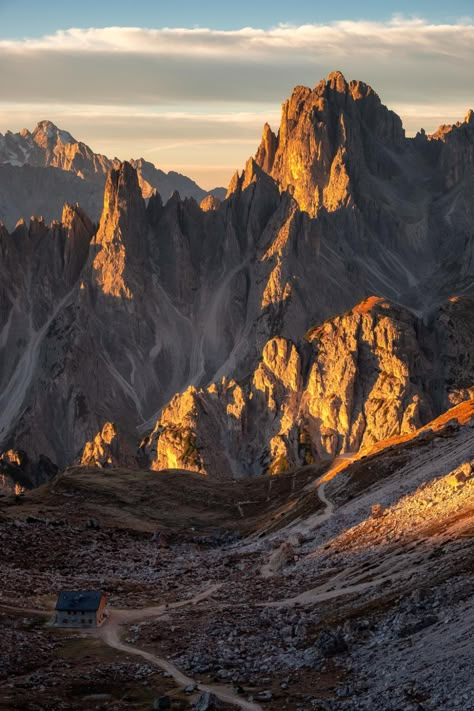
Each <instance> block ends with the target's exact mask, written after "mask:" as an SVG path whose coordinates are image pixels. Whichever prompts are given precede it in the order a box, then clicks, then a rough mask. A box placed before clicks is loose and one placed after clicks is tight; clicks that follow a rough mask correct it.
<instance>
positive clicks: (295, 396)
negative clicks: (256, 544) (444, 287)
mask: <svg viewBox="0 0 474 711" xmlns="http://www.w3.org/2000/svg"><path fill="white" fill-rule="evenodd" d="M472 305H473V302H472V300H468V301H467V302H466V301H462V300H459V299H458V300H456V301H454V302H450V303H449V304H448V305H447V306H445V307H443V308H442V309H441V310H440V312H439V314H438V315H437V316H436V318H435V319H434V323H433V324H432V325H431V327H430V328H424V327H423V324H421V323H420V322H419V321H418V320H417V318H416V317H415V316H413V314H411V313H409V312H408V311H406V310H405V309H403V308H401V307H399V306H395V305H392V304H390V303H388V302H387V301H385V300H383V299H381V298H378V297H372V298H370V299H367V300H365V301H364V302H362V303H360V304H358V305H357V306H356V307H354V309H352V310H351V311H350V312H348V313H346V314H344V315H343V316H340V317H336V318H334V319H331V320H330V321H328V322H326V323H324V324H322V325H321V326H318V327H316V328H314V329H310V331H309V332H308V333H307V334H306V337H305V342H303V341H302V342H300V343H299V344H294V343H292V342H291V341H289V340H287V339H283V338H273V339H271V340H270V341H268V343H267V344H266V345H265V347H264V349H263V352H262V354H261V360H260V363H259V364H258V366H257V368H256V370H255V372H254V373H253V377H252V379H251V381H250V382H248V379H247V382H242V383H240V384H238V383H236V382H235V381H227V380H225V379H223V380H222V381H221V382H220V383H217V384H213V385H211V386H209V387H207V388H205V389H198V390H197V389H196V388H190V389H188V390H187V391H185V393H183V394H182V395H176V396H175V397H174V398H173V400H172V402H171V403H170V405H169V406H168V407H166V408H165V409H164V411H163V414H162V416H161V418H160V419H159V420H158V422H157V424H156V426H155V429H154V431H153V433H152V435H151V436H150V438H148V439H147V440H146V441H145V442H144V443H143V446H144V448H145V451H147V452H148V454H149V456H150V458H151V461H152V466H153V468H154V469H165V468H178V469H192V470H193V471H198V472H201V473H203V474H205V473H208V474H211V475H212V476H216V475H219V474H221V473H222V472H228V473H229V474H230V475H232V476H237V477H239V476H245V475H251V474H259V473H262V472H269V473H278V472H280V471H284V470H286V469H288V468H289V467H294V466H298V465H301V464H305V463H310V462H312V461H315V460H316V459H318V458H322V459H325V458H332V457H334V456H336V455H337V454H339V453H341V452H354V451H358V450H359V449H361V448H370V446H371V445H373V444H374V443H375V442H377V441H380V440H383V439H386V438H389V437H392V436H394V435H401V434H406V433H410V432H414V431H415V430H416V429H418V428H419V427H420V426H421V425H422V424H423V423H425V422H427V421H429V420H430V419H431V418H432V416H433V412H435V411H436V410H437V409H439V406H438V403H439V399H440V397H441V398H442V399H443V403H448V404H443V405H441V407H442V408H443V407H444V408H446V407H449V403H450V402H453V401H454V398H455V397H459V398H460V399H468V398H469V397H470V392H471V390H470V389H466V390H465V391H462V392H461V393H459V391H456V395H454V394H453V382H457V383H462V382H472V381H473V379H474V368H473V366H472V365H471V364H470V361H469V358H467V360H463V361H462V363H461V364H460V362H459V358H457V357H456V355H455V353H456V349H453V338H452V325H453V323H454V321H457V322H458V323H459V319H462V318H466V317H467V314H470V317H468V320H469V325H467V324H466V327H465V328H464V329H463V343H462V345H463V348H466V352H467V353H469V352H472V351H473V348H474V334H473V333H472V327H473V324H474V320H473V318H474V317H473V315H472V314H473V310H472ZM446 312H448V313H449V314H450V316H449V317H447V316H446ZM433 334H434V335H433ZM433 337H435V338H436V339H437V341H438V343H440V344H441V343H444V344H445V345H444V346H442V345H440V346H439V349H438V351H437V353H436V362H434V361H433V360H432V354H431V353H430V351H429V348H430V347H431V343H432V339H433ZM453 350H454V351H455V353H453ZM433 371H435V372H436V373H437V375H438V377H439V380H438V381H436V382H435V381H433V379H432V374H433ZM461 371H462V372H461ZM216 452H217V453H218V454H216Z"/></svg>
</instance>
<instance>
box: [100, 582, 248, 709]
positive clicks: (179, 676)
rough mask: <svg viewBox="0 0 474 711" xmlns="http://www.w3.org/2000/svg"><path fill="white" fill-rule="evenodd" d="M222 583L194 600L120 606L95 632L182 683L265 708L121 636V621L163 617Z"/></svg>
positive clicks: (242, 704) (245, 706) (233, 701)
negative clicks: (204, 681) (198, 679)
mask: <svg viewBox="0 0 474 711" xmlns="http://www.w3.org/2000/svg"><path fill="white" fill-rule="evenodd" d="M220 587H221V585H220V584H218V583H216V584H214V585H211V586H210V587H209V588H206V590H204V591H203V592H202V593H199V594H198V595H195V596H194V597H193V598H191V599H190V600H182V601H181V602H174V603H170V604H168V605H157V606H152V607H144V608H142V609H131V610H119V609H113V608H112V609H111V610H110V612H109V616H108V619H107V621H106V622H105V624H104V625H102V627H98V628H96V629H94V630H93V631H92V632H91V634H92V635H93V636H94V637H97V638H98V639H100V640H102V641H103V642H105V644H107V645H108V646H109V647H113V648H114V649H117V650H119V651H121V652H126V653H127V654H134V655H136V656H139V657H142V658H143V659H145V660H146V661H147V662H149V663H150V664H153V666H156V667H159V668H160V669H163V671H165V672H167V673H168V674H171V676H172V677H173V679H174V680H175V681H176V682H177V683H178V684H180V685H182V686H195V687H196V690H198V691H201V692H205V691H207V692H209V693H211V694H214V695H215V696H217V698H218V699H221V701H225V702H227V703H230V704H234V706H237V707H238V708H240V709H245V711H261V706H259V705H258V704H255V703H252V702H251V701H246V700H245V699H243V698H241V697H240V696H238V695H237V694H236V693H235V692H234V690H233V689H232V687H229V686H224V685H220V684H198V683H197V682H196V681H194V679H192V678H191V677H189V676H186V674H183V672H181V671H180V670H179V669H178V668H177V667H175V666H174V664H172V663H171V662H170V661H168V660H167V659H165V658H164V657H159V656H157V655H156V654H152V653H151V652H147V651H145V650H144V649H139V648H138V647H134V646H132V645H130V644H125V642H122V641H121V640H120V625H122V624H129V623H131V622H138V621H141V620H145V619H148V618H150V617H160V616H161V615H165V614H166V613H167V612H169V611H170V610H176V609H178V608H180V607H186V606H188V605H197V604H198V603H199V602H201V601H202V600H206V599H208V598H210V597H211V596H212V595H213V594H214V593H215V592H216V591H217V590H218V589H219V588H220Z"/></svg>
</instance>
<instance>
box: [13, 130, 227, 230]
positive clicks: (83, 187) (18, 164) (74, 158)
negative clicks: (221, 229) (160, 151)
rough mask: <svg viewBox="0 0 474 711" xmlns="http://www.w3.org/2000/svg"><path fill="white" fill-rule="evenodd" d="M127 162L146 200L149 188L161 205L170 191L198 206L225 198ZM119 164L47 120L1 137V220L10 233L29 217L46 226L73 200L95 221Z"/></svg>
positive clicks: (190, 182) (150, 166) (182, 177)
mask: <svg viewBox="0 0 474 711" xmlns="http://www.w3.org/2000/svg"><path fill="white" fill-rule="evenodd" d="M131 163H132V165H133V166H134V168H135V169H136V170H137V173H138V178H139V183H140V187H141V189H142V194H143V196H144V197H145V198H149V197H150V196H151V195H152V194H153V191H154V190H157V191H158V192H159V193H160V195H161V197H162V199H163V200H164V201H166V200H168V198H169V197H171V195H172V194H173V193H174V192H175V191H177V192H179V194H180V196H181V197H182V198H186V197H192V198H194V199H195V200H196V201H197V202H201V201H202V200H203V199H204V198H206V197H207V196H208V195H213V196H215V197H217V198H220V199H222V198H223V197H224V196H225V192H226V191H225V189H224V188H215V189H214V190H211V191H210V192H208V191H206V190H203V189H202V188H200V187H199V185H197V184H196V183H195V182H194V181H193V180H191V178H188V177H186V176H185V175H181V174H180V173H176V172H174V171H171V172H169V173H165V172H164V171H162V170H159V169H158V168H156V167H155V166H154V165H153V164H152V163H149V162H148V161H145V160H144V159H143V158H139V159H138V160H132V161H131ZM118 165H120V161H119V160H118V159H116V158H115V159H113V160H112V159H110V158H107V156H104V155H101V154H99V153H94V151H92V149H91V148H89V146H87V145H86V144H85V143H82V142H81V141H77V140H76V139H75V138H74V137H73V136H71V134H70V133H69V132H68V131H63V130H61V129H60V128H58V127H57V126H55V125H54V124H53V123H51V121H40V122H39V123H38V125H37V126H36V128H35V129H34V131H33V132H30V131H28V130H27V129H23V130H22V131H20V132H19V133H12V132H11V131H7V133H6V134H5V135H2V134H0V220H1V221H2V222H4V223H5V225H6V226H7V227H8V228H9V229H13V227H14V226H15V224H16V223H17V221H18V220H19V219H21V218H23V219H28V218H29V217H30V216H31V215H35V216H37V217H39V216H42V217H44V219H45V220H46V221H47V222H51V220H58V219H59V218H60V217H61V213H62V209H63V206H64V204H65V203H66V202H69V203H75V202H78V203H79V204H80V205H81V207H82V208H83V209H84V210H85V212H86V213H87V214H88V215H89V216H90V218H91V219H92V220H93V221H95V222H97V221H98V220H99V217H100V213H101V210H102V202H103V193H104V186H105V180H106V177H107V173H108V171H109V170H111V169H112V168H114V167H117V166H118Z"/></svg>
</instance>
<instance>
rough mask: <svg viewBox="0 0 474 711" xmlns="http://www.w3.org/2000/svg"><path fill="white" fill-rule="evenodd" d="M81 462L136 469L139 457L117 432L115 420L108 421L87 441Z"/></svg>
mask: <svg viewBox="0 0 474 711" xmlns="http://www.w3.org/2000/svg"><path fill="white" fill-rule="evenodd" d="M80 463H81V464H83V465H84V466H88V467H100V468H103V467H105V468H110V467H114V466H122V467H127V468H128V469H136V468H137V466H138V464H137V458H136V456H134V454H133V452H132V449H131V447H130V446H129V445H128V443H127V442H126V440H125V438H124V437H123V436H121V435H120V434H119V432H117V428H116V427H115V425H114V424H113V422H106V423H105V425H104V426H103V427H102V430H101V431H100V432H98V433H97V434H96V436H95V437H94V439H93V440H92V441H90V442H86V444H85V446H84V449H83V452H82V455H81V459H80Z"/></svg>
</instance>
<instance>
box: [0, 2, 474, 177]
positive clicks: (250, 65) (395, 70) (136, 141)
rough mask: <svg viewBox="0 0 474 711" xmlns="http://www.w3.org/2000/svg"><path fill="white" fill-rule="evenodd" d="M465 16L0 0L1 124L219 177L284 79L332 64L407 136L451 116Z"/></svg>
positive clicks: (398, 7)
mask: <svg viewBox="0 0 474 711" xmlns="http://www.w3.org/2000/svg"><path fill="white" fill-rule="evenodd" d="M473 15H474V4H473V0H469V2H462V1H461V2H459V1H454V2H451V3H446V2H437V1H436V0H431V1H429V0H424V1H419V2H414V1H413V2H406V1H400V2H390V1H387V2H385V3H380V1H379V2H359V3H354V2H353V1H352V2H348V1H344V0H342V1H341V2H338V3H328V2H325V3H320V2H317V1H315V0H311V1H306V0H304V1H301V0H300V1H299V0H293V1H292V2H288V0H285V2H283V1H280V0H273V1H272V2H268V1H267V0H252V1H250V0H240V1H239V2H238V3H223V2H205V1H204V0H201V2H199V3H198V2H196V0H180V2H179V3H171V2H169V1H168V2H166V3H164V2H161V0H155V1H154V2H150V1H145V0H134V2H133V3H130V1H129V0H127V2H121V1H120V0H116V1H115V2H109V1H108V0H102V2H100V3H98V2H97V0H95V1H94V2H92V1H91V0H81V2H80V3H65V2H64V0H61V2H59V1H58V0H50V1H49V2H48V1H46V2H43V3H42V4H41V5H39V4H38V3H37V2H32V1H31V0H23V1H22V0H13V1H10V0H0V132H5V131H6V130H8V129H10V130H13V131H18V130H20V129H21V128H24V127H26V128H29V129H30V130H31V129H33V128H34V126H35V124H36V123H37V122H38V121H40V120H42V119H50V120H52V121H54V122H55V123H56V124H57V125H58V126H60V128H64V129H66V130H68V131H70V132H71V133H72V134H73V135H74V136H75V137H76V138H77V139H78V140H82V141H84V142H86V143H88V144H89V145H90V146H91V148H93V150H95V151H97V152H103V153H105V154H106V155H108V156H110V157H115V156H117V157H119V158H121V159H126V158H131V157H133V158H138V157H143V158H145V159H146V160H149V161H151V162H153V163H155V164H156V165H157V166H158V167H160V168H162V169H164V170H178V171H180V172H182V173H185V174H187V175H189V176H190V177H192V178H193V179H195V180H196V181H197V182H198V183H199V184H200V185H202V186H203V187H204V188H211V187H214V186H216V185H227V184H228V182H229V180H230V177H231V176H232V174H233V173H234V171H235V170H236V169H241V168H242V167H243V165H244V164H245V161H246V159H247V158H248V156H250V155H253V154H254V153H255V151H256V148H257V146H258V143H259V140H260V136H261V132H262V127H263V124H264V123H265V121H268V122H269V123H270V125H271V126H272V128H273V129H274V130H278V125H279V120H280V111H281V104H282V103H283V102H284V101H285V100H286V99H287V98H288V97H289V96H290V94H291V91H292V89H293V87H294V86H295V85H297V84H305V85H307V86H311V87H312V86H315V85H316V84H317V83H318V81H319V80H320V79H322V78H324V77H326V76H327V75H328V74H329V73H330V72H332V71H333V70H335V69H338V70H340V71H342V72H343V73H344V75H345V76H346V78H347V79H348V80H349V79H361V80H363V81H365V82H367V83H368V84H370V85H371V86H372V87H373V88H374V89H375V90H376V91H377V92H378V94H379V95H380V97H381V99H382V101H383V102H384V103H385V104H386V105H388V106H389V107H390V108H391V109H393V110H395V111H396V112H397V113H398V114H399V115H400V116H401V117H402V119H403V122H404V125H405V128H406V130H407V133H408V134H409V135H413V134H414V133H416V131H417V130H418V129H419V128H421V127H423V128H425V130H427V131H428V132H429V131H433V130H435V129H436V128H437V126H438V125H440V124H441V123H452V122H455V121H457V120H462V119H463V118H464V116H465V114H466V112H467V110H468V109H469V108H474V73H473V72H472V66H474V19H473V17H472V16H473Z"/></svg>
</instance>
